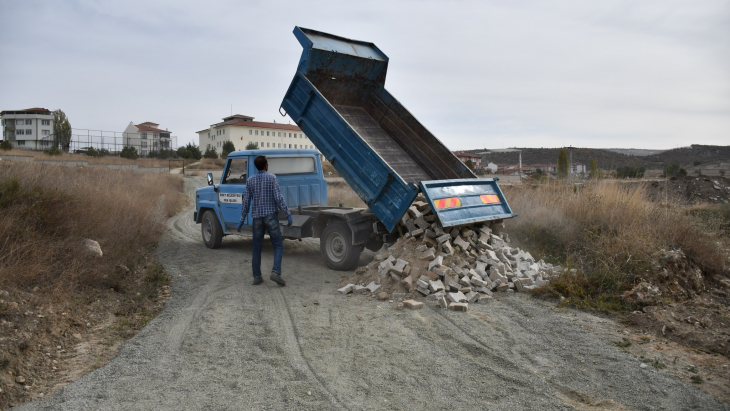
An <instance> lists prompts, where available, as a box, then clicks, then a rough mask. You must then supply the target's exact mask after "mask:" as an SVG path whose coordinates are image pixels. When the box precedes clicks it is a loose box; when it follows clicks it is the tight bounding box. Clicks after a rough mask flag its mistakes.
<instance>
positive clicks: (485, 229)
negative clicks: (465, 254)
mask: <svg viewBox="0 0 730 411" xmlns="http://www.w3.org/2000/svg"><path fill="white" fill-rule="evenodd" d="M479 232H480V233H483V234H486V235H490V234H492V230H491V229H490V228H489V226H487V225H485V224H482V226H481V227H479Z"/></svg>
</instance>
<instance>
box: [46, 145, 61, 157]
mask: <svg viewBox="0 0 730 411" xmlns="http://www.w3.org/2000/svg"><path fill="white" fill-rule="evenodd" d="M43 152H44V153H46V154H48V155H49V156H60V155H61V154H63V151H61V150H59V149H58V147H51V148H49V149H48V150H44V151H43Z"/></svg>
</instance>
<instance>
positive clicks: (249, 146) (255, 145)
mask: <svg viewBox="0 0 730 411" xmlns="http://www.w3.org/2000/svg"><path fill="white" fill-rule="evenodd" d="M258 149H259V143H248V144H246V150H258Z"/></svg>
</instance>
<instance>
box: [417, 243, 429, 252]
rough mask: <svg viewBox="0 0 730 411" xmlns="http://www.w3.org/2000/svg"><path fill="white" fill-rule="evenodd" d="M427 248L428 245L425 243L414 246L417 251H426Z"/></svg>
mask: <svg viewBox="0 0 730 411" xmlns="http://www.w3.org/2000/svg"><path fill="white" fill-rule="evenodd" d="M427 249H428V246H427V245H426V244H421V245H419V246H418V247H416V250H415V251H416V252H417V253H422V252H424V251H426V250H427Z"/></svg>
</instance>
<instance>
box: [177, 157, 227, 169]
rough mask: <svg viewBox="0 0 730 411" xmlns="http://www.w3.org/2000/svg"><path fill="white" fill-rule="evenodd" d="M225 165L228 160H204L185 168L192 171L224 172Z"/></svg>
mask: <svg viewBox="0 0 730 411" xmlns="http://www.w3.org/2000/svg"><path fill="white" fill-rule="evenodd" d="M225 165H226V160H225V159H223V158H216V159H212V158H204V159H202V160H198V161H196V164H192V165H190V166H185V168H186V169H188V168H189V169H191V170H222V169H223V167H224V166H225Z"/></svg>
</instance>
